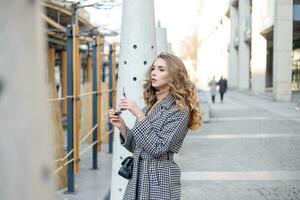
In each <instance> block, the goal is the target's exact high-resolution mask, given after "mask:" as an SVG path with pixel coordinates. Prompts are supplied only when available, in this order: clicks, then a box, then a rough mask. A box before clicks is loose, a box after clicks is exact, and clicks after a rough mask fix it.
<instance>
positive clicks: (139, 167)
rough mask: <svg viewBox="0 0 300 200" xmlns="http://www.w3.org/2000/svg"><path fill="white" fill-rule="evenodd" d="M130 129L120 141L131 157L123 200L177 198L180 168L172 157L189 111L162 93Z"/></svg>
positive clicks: (178, 196) (179, 186)
mask: <svg viewBox="0 0 300 200" xmlns="http://www.w3.org/2000/svg"><path fill="white" fill-rule="evenodd" d="M148 111H149V110H148V108H146V109H145V115H146V117H145V118H144V119H143V120H142V121H137V122H136V124H135V125H134V127H133V128H132V129H129V128H127V131H126V132H127V135H126V138H122V136H121V144H122V145H123V146H124V147H125V148H126V149H127V150H129V151H130V152H132V153H133V157H134V169H133V175H132V178H131V179H130V180H129V182H128V185H127V187H126V191H125V195H124V197H123V200H135V199H138V200H177V199H180V195H181V182H180V174H181V172H180V169H179V167H178V165H177V164H176V163H175V162H174V161H173V155H174V153H178V151H179V149H180V147H181V145H182V143H183V140H184V138H185V136H186V133H187V132H188V129H189V128H188V121H189V112H188V110H187V109H186V110H184V111H179V110H178V109H177V107H176V105H175V98H174V97H173V96H168V97H166V98H165V99H164V100H163V101H162V102H161V103H160V104H158V105H157V106H156V108H154V110H153V111H152V112H151V113H149V114H148Z"/></svg>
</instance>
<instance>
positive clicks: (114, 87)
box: [112, 43, 117, 108]
mask: <svg viewBox="0 0 300 200" xmlns="http://www.w3.org/2000/svg"><path fill="white" fill-rule="evenodd" d="M116 88H117V80H116V44H115V43H114V44H112V89H113V92H112V107H113V108H115V107H116V94H117V92H116Z"/></svg>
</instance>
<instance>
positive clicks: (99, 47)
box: [97, 36, 105, 151]
mask: <svg viewBox="0 0 300 200" xmlns="http://www.w3.org/2000/svg"><path fill="white" fill-rule="evenodd" d="M103 43H104V41H103V39H102V38H101V37H100V36H97V64H98V65H97V72H98V73H97V83H98V84H97V91H98V96H97V103H98V104H97V108H98V116H97V119H98V122H97V124H98V128H97V138H98V151H101V148H102V145H101V137H102V118H101V116H102V107H101V105H102V101H101V99H102V98H101V94H100V92H101V88H102V67H103V66H102V46H103ZM104 127H105V126H104Z"/></svg>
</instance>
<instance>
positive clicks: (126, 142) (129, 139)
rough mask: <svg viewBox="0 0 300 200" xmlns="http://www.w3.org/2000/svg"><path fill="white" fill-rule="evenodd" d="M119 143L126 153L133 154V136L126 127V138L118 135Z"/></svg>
mask: <svg viewBox="0 0 300 200" xmlns="http://www.w3.org/2000/svg"><path fill="white" fill-rule="evenodd" d="M120 142H121V145H123V146H124V147H125V148H126V149H127V150H128V151H130V152H131V153H133V151H134V149H135V145H136V143H135V140H134V138H133V135H132V133H131V131H130V129H129V128H128V127H126V137H125V138H124V137H123V136H122V135H121V134H120Z"/></svg>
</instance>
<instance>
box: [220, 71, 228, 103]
mask: <svg viewBox="0 0 300 200" xmlns="http://www.w3.org/2000/svg"><path fill="white" fill-rule="evenodd" d="M218 85H219V93H220V98H221V103H223V99H224V94H225V92H226V90H227V80H226V79H224V78H223V76H221V78H220V80H219V82H218Z"/></svg>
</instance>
